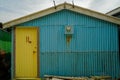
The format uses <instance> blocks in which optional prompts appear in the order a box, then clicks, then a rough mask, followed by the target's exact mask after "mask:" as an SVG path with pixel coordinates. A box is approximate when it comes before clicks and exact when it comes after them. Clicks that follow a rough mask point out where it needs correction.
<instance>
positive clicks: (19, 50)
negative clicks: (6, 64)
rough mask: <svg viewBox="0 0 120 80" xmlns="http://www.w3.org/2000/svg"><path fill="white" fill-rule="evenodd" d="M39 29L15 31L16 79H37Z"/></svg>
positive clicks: (18, 29) (19, 29)
mask: <svg viewBox="0 0 120 80" xmlns="http://www.w3.org/2000/svg"><path fill="white" fill-rule="evenodd" d="M37 37H38V28H20V27H17V28H16V29H15V77H17V78H36V77H37V75H38V74H37V69H38V64H37V63H38V62H37V61H38V60H37V55H38V44H37V42H38V39H37Z"/></svg>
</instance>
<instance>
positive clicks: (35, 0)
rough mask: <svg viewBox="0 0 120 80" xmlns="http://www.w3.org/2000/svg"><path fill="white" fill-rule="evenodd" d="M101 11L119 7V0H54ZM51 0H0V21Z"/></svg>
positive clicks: (24, 13)
mask: <svg viewBox="0 0 120 80" xmlns="http://www.w3.org/2000/svg"><path fill="white" fill-rule="evenodd" d="M72 1H74V4H75V5H77V6H80V7H84V8H88V9H91V10H95V11H98V12H101V13H106V12H109V11H111V10H113V9H115V8H117V7H120V0H55V3H56V5H58V4H61V3H64V2H67V3H72ZM52 6H53V0H0V22H3V23H5V22H8V21H10V20H13V19H16V18H19V17H22V16H25V15H28V14H31V13H34V12H37V11H40V10H43V9H46V8H49V7H52Z"/></svg>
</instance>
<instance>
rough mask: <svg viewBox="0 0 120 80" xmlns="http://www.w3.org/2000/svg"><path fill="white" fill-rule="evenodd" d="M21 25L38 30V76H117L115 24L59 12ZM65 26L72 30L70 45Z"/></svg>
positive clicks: (69, 12)
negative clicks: (67, 41)
mask: <svg viewBox="0 0 120 80" xmlns="http://www.w3.org/2000/svg"><path fill="white" fill-rule="evenodd" d="M21 25H24V26H38V27H40V77H43V76H44V75H60V76H96V75H109V76H112V78H115V77H116V78H118V77H119V75H120V65H119V64H120V63H119V52H118V51H119V50H118V32H117V31H118V30H117V29H118V28H117V25H116V24H112V23H109V22H106V21H103V20H99V19H96V18H92V17H89V16H86V15H83V14H78V13H75V12H72V11H69V10H62V11H58V12H56V13H53V14H50V15H47V16H44V17H41V18H38V19H36V20H32V21H29V22H26V23H23V24H21ZM68 25H69V26H72V27H73V29H74V33H73V35H72V39H71V41H70V43H69V45H67V43H66V35H65V34H64V32H65V26H68Z"/></svg>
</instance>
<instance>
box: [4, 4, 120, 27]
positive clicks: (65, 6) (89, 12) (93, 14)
mask: <svg viewBox="0 0 120 80" xmlns="http://www.w3.org/2000/svg"><path fill="white" fill-rule="evenodd" d="M63 9H68V10H71V11H74V12H78V13H81V14H85V15H88V16H91V17H95V18H98V19H101V20H105V21H108V22H112V23H115V24H118V25H120V19H119V18H115V17H112V16H109V15H106V14H102V13H99V12H96V11H92V10H89V9H85V8H82V7H79V6H74V8H73V5H72V4H68V3H64V4H60V5H57V6H56V9H55V7H51V8H48V9H46V10H42V11H39V12H36V13H33V14H30V15H27V16H24V17H21V18H18V19H15V20H12V21H9V22H6V23H4V24H3V28H9V27H13V26H14V25H17V24H20V23H23V22H27V21H30V20H33V19H36V18H38V17H42V16H45V15H48V14H51V13H54V12H57V11H60V10H63Z"/></svg>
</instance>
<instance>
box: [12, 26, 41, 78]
mask: <svg viewBox="0 0 120 80" xmlns="http://www.w3.org/2000/svg"><path fill="white" fill-rule="evenodd" d="M16 28H36V29H37V46H38V47H37V78H40V59H39V58H40V57H39V56H40V48H39V46H40V44H39V42H40V41H39V40H40V39H39V38H40V35H39V30H40V28H39V27H36V26H16V27H14V28H13V34H12V35H13V38H12V39H13V48H12V51H13V58H12V60H13V62H12V63H13V65H12V66H13V67H12V68H13V69H12V70H13V71H12V74H11V75H12V77H11V78H14V79H15V78H16V74H15V72H16V71H15V70H16V66H15V64H16V61H15V60H16V53H15V52H16V40H15V39H16Z"/></svg>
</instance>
